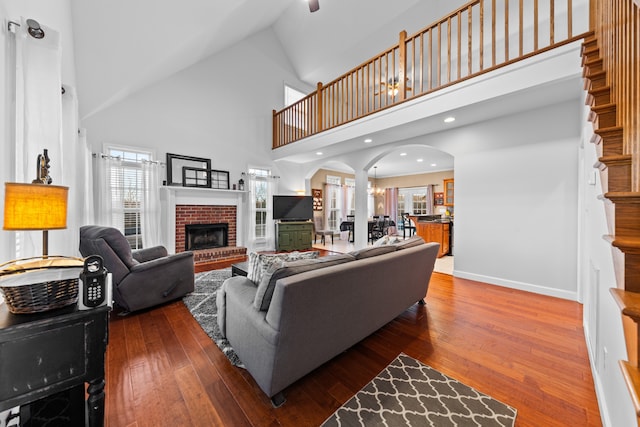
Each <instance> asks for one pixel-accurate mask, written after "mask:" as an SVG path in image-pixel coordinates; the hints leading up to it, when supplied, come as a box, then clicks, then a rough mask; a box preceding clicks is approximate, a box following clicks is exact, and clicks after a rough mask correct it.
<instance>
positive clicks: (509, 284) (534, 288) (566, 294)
mask: <svg viewBox="0 0 640 427" xmlns="http://www.w3.org/2000/svg"><path fill="white" fill-rule="evenodd" d="M453 277H460V278H461V279H468V280H475V281H476V282H483V283H489V284H491V285H498V286H503V287H505V288H511V289H518V290H521V291H527V292H533V293H535V294H541V295H547V296H550V297H556V298H562V299H567V300H570V301H576V302H577V301H578V295H577V292H575V291H563V290H560V289H554V288H548V287H545V286H540V285H534V284H531V283H524V282H518V281H515V280H507V279H501V278H499V277H492V276H484V275H481V274H475V273H469V272H466V271H460V270H456V269H454V270H453Z"/></svg>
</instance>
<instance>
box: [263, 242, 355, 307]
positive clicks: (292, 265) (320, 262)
mask: <svg viewBox="0 0 640 427" xmlns="http://www.w3.org/2000/svg"><path fill="white" fill-rule="evenodd" d="M353 260H355V258H354V257H353V256H352V255H349V254H340V255H330V256H326V257H322V258H316V259H301V260H297V261H288V262H282V261H280V263H281V264H280V265H278V263H274V264H272V265H271V267H270V268H269V269H268V270H267V271H266V272H265V273H264V274H263V275H262V279H261V280H260V284H259V285H258V290H257V291H256V297H255V299H254V301H253V306H254V307H255V308H256V309H258V310H262V311H267V310H268V309H269V304H271V297H272V296H273V291H274V290H275V287H276V282H277V281H278V279H282V278H284V277H289V276H293V275H294V274H299V273H304V272H305V271H311V270H317V269H320V268H324V267H330V266H332V265H338V264H343V263H345V262H349V261H353Z"/></svg>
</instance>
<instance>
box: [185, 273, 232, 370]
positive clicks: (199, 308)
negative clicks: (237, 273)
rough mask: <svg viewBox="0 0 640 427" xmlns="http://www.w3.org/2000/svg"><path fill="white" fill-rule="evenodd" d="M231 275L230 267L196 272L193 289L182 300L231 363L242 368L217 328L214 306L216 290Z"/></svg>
mask: <svg viewBox="0 0 640 427" xmlns="http://www.w3.org/2000/svg"><path fill="white" fill-rule="evenodd" d="M229 277H231V269H230V268H224V269H222V270H211V271H205V272H204V273H196V277H195V289H194V291H193V292H192V293H190V294H189V295H186V296H185V297H184V298H183V299H182V301H183V302H184V305H186V306H187V308H188V309H189V311H190V312H191V314H192V315H193V317H194V318H195V319H196V320H197V321H198V323H199V324H200V326H201V327H202V329H203V330H204V331H205V332H206V333H207V335H209V337H210V338H211V339H212V340H213V342H215V343H216V345H217V346H218V347H219V348H220V350H222V352H223V353H224V355H225V356H227V359H229V361H230V362H231V364H233V365H235V366H238V367H240V368H243V367H244V366H243V365H242V361H241V360H240V358H238V355H236V352H235V351H234V350H233V348H232V347H231V345H230V344H229V341H227V339H226V338H223V337H222V334H221V333H220V328H218V307H217V306H216V291H217V290H218V288H219V287H220V286H222V283H223V282H224V281H225V280H226V279H227V278H229Z"/></svg>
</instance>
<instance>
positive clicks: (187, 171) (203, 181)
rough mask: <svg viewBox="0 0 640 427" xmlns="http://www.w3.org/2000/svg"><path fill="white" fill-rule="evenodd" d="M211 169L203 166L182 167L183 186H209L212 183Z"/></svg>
mask: <svg viewBox="0 0 640 427" xmlns="http://www.w3.org/2000/svg"><path fill="white" fill-rule="evenodd" d="M210 178H211V177H210V176H209V171H208V170H207V169H201V168H190V167H189V166H183V167H182V186H183V187H202V188H209V184H210Z"/></svg>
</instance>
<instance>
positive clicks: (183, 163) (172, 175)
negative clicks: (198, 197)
mask: <svg viewBox="0 0 640 427" xmlns="http://www.w3.org/2000/svg"><path fill="white" fill-rule="evenodd" d="M185 167H186V168H188V169H204V170H205V171H209V170H211V159H205V158H202V157H192V156H182V155H180V154H173V153H167V185H182V186H185V187H186V186H189V187H200V185H185V182H184V180H183V168H185ZM206 176H207V177H208V176H209V174H208V173H207V174H206ZM194 179H195V177H194ZM191 182H194V181H191ZM206 184H207V185H205V187H209V186H210V185H211V181H210V180H208V178H207V183H206Z"/></svg>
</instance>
